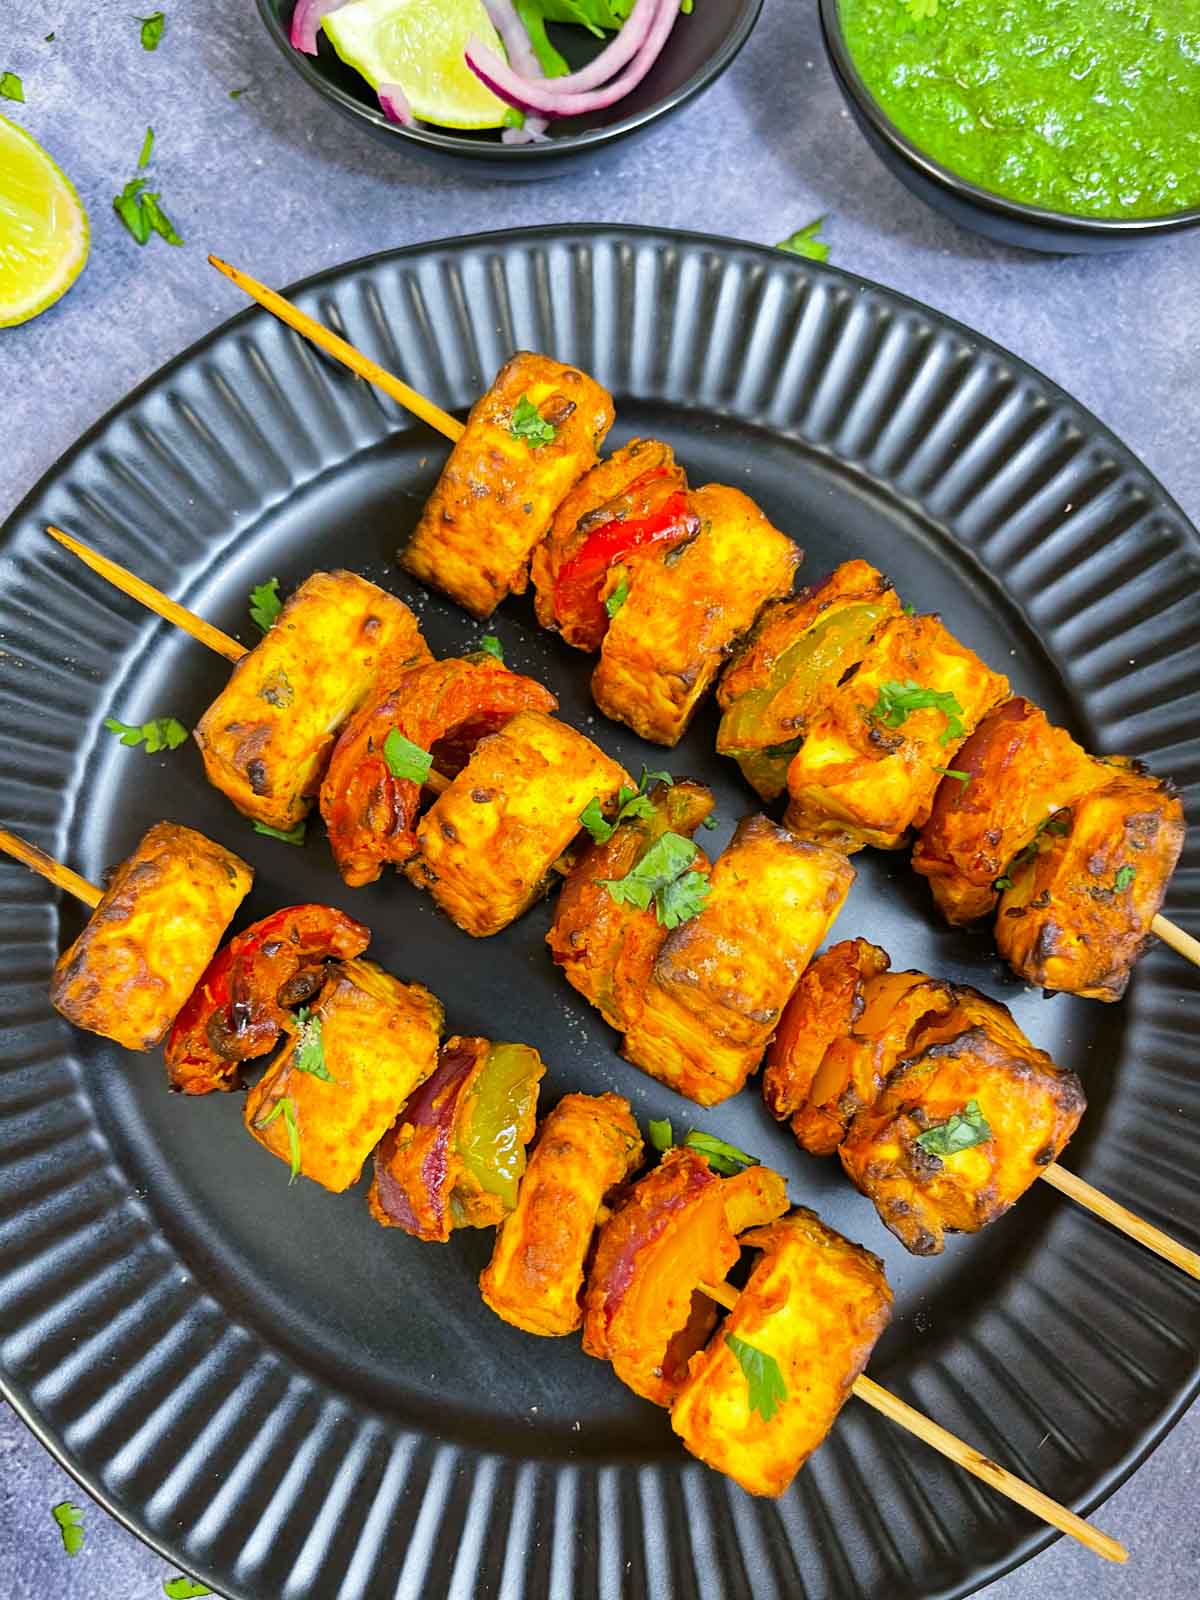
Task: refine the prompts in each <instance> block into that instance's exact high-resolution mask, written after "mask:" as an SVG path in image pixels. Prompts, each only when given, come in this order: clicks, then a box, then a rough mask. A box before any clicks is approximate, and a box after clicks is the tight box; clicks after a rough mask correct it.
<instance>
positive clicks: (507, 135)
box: [500, 112, 548, 144]
mask: <svg viewBox="0 0 1200 1600" xmlns="http://www.w3.org/2000/svg"><path fill="white" fill-rule="evenodd" d="M547 126H548V124H547V122H546V119H545V117H535V116H534V114H533V113H532V112H529V114H528V115H527V116H526V118H525V121H524V123H523V124H522V125H521V127H519V128H505V130H504V132H503V133H502V134H501V135H500V143H501V144H545V143H546V128H547Z"/></svg>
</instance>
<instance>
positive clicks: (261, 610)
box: [250, 578, 283, 633]
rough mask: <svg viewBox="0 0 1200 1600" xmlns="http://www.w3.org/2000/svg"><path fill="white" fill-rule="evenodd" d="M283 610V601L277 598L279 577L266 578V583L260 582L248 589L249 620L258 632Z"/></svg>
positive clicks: (264, 631) (262, 631) (264, 628)
mask: <svg viewBox="0 0 1200 1600" xmlns="http://www.w3.org/2000/svg"><path fill="white" fill-rule="evenodd" d="M282 610H283V601H282V600H281V599H280V598H279V579H278V578H268V579H267V581H266V583H260V584H258V585H257V586H256V587H255V588H253V589H251V591H250V621H251V622H252V623H253V624H254V626H255V627H256V628H257V629H258V631H259V632H260V633H266V631H267V629H268V628H269V627H270V626H271V624H272V623H273V622H274V621H275V618H276V617H277V616H278V615H279V613H280V612H281V611H282Z"/></svg>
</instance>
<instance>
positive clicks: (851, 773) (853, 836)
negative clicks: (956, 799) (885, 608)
mask: <svg viewBox="0 0 1200 1600" xmlns="http://www.w3.org/2000/svg"><path fill="white" fill-rule="evenodd" d="M1007 695H1008V679H1007V678H1005V677H1003V676H1002V675H1001V674H1000V673H998V672H993V671H992V670H991V668H990V667H987V666H985V665H984V663H983V662H982V661H981V660H980V659H979V657H978V656H977V655H976V654H975V653H974V651H972V650H968V649H966V647H965V646H963V645H961V644H959V643H958V641H957V639H955V638H954V637H953V635H952V634H950V633H948V632H947V631H946V629H945V628H944V627H943V626H942V624H941V622H940V620H939V619H938V618H937V617H932V616H927V617H918V616H912V617H910V616H899V617H893V618H892V620H891V621H890V622H887V623H885V624H884V626H883V628H881V629H880V631H879V633H878V634H876V636H875V638H874V639H873V640H872V642H871V645H870V647H869V648H868V650H867V652H866V654H865V655H864V656H863V658H862V660H861V661H860V662H859V663H858V666H857V667H855V668H853V669H852V670H851V673H850V676H849V677H848V678H847V679H846V681H845V682H844V683H842V684H840V685H835V686H831V687H829V688H828V689H826V691H825V694H824V696H823V697H822V702H821V704H820V706H819V707H818V708H817V709H816V710H815V711H814V712H813V714H812V715H811V717H810V718H809V721H808V726H807V732H806V734H805V738H804V743H803V744H802V745H801V747H800V749H799V750H798V751H797V752H796V754H795V756H793V758H792V764H791V766H790V767H789V768H788V777H787V786H788V795H789V796H790V800H789V804H788V809H787V816H786V819H785V820H786V822H787V825H788V827H789V828H791V829H793V830H794V831H795V832H796V833H798V834H799V835H800V836H801V837H802V838H805V839H819V840H822V841H823V842H824V843H826V844H828V845H830V846H831V847H832V848H834V849H838V850H846V851H854V850H861V849H862V847H863V846H864V845H868V844H870V845H875V846H877V848H879V849H881V850H898V849H899V848H900V846H901V845H902V844H903V843H904V839H905V835H906V834H907V832H908V830H909V829H910V828H919V827H921V825H922V824H923V823H924V822H925V820H926V818H927V817H928V815H929V811H930V807H931V806H932V804H933V797H934V793H935V791H936V789H937V786H938V783H939V782H940V780H941V777H942V773H943V769H945V768H948V767H953V765H954V757H955V754H956V752H957V750H958V747H959V746H960V745H961V744H962V742H963V740H964V739H966V738H968V737H969V735H970V734H971V732H972V730H973V729H974V727H975V725H976V723H977V722H978V721H979V720H980V718H981V717H983V716H984V715H985V714H986V713H987V712H988V711H990V710H991V708H992V707H993V706H994V705H996V704H998V703H999V702H1000V701H1001V700H1003V699H1005V698H1006V697H1007Z"/></svg>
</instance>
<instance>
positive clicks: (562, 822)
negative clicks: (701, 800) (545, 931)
mask: <svg viewBox="0 0 1200 1600" xmlns="http://www.w3.org/2000/svg"><path fill="white" fill-rule="evenodd" d="M623 783H624V784H629V783H630V778H629V774H628V773H627V772H626V771H625V770H624V768H622V767H620V766H618V764H617V763H616V762H615V761H612V760H610V759H609V757H608V756H606V755H605V754H604V752H603V750H601V749H600V748H599V746H597V745H594V744H593V743H592V741H591V740H590V739H586V738H585V737H584V736H583V734H582V733H576V731H575V729H574V728H569V727H568V726H567V725H566V723H565V722H555V721H554V719H553V718H552V717H548V716H545V715H544V714H543V713H542V712H540V711H521V712H518V714H517V715H516V716H515V717H513V718H512V720H511V721H510V722H508V723H507V724H506V725H505V727H504V728H503V729H501V731H500V732H499V733H494V734H492V735H490V736H489V737H488V738H486V739H483V740H481V741H480V743H479V744H478V745H477V746H476V748H475V752H474V754H473V755H472V757H471V759H470V760H469V761H468V762H467V764H466V766H465V767H464V768H463V770H462V771H461V772H460V773H459V775H458V777H457V778H455V779H454V781H453V783H452V784H451V785H450V787H449V788H448V789H447V790H446V791H445V793H444V794H442V795H440V796H439V797H438V799H437V800H436V801H435V802H434V804H433V805H432V806H431V807H430V808H429V810H428V811H427V812H426V813H425V816H424V817H423V818H422V820H421V825H420V827H419V828H418V830H417V845H418V853H417V854H416V855H415V856H414V857H413V858H412V860H411V861H409V863H408V865H407V867H406V868H405V871H406V872H407V873H408V876H409V877H410V878H411V879H412V881H413V883H415V884H416V885H417V887H418V888H421V889H428V890H429V892H430V893H431V894H432V895H433V897H434V899H435V900H436V901H437V903H438V905H439V906H441V908H442V910H443V911H445V912H446V913H447V915H448V916H450V917H451V918H452V920H453V921H454V922H456V923H457V924H458V926H459V927H460V928H462V929H463V931H464V932H466V933H470V934H474V935H475V936H476V937H477V938H484V937H486V936H487V935H488V934H492V933H498V932H499V931H500V929H501V928H506V927H507V926H508V924H509V923H510V922H512V921H513V919H514V918H516V917H519V916H520V915H521V913H522V912H523V911H525V910H527V909H528V907H529V906H531V905H532V904H533V902H534V900H536V899H537V897H538V895H540V894H541V893H542V892H543V890H544V889H545V887H546V884H547V882H548V881H549V876H550V869H551V867H552V866H553V865H554V863H555V861H557V860H558V858H559V856H560V855H562V853H563V851H564V850H565V849H566V848H567V846H568V845H569V844H570V842H571V840H572V839H573V838H574V837H575V835H576V834H577V833H578V832H579V813H580V812H581V811H582V810H583V809H584V807H585V806H586V805H587V804H588V802H589V801H590V800H591V799H592V797H593V796H597V797H599V800H600V803H601V804H602V805H603V804H604V803H605V802H606V801H608V800H609V799H610V798H611V797H612V796H613V795H615V794H616V792H617V790H618V789H619V788H620V786H621V785H622V784H623Z"/></svg>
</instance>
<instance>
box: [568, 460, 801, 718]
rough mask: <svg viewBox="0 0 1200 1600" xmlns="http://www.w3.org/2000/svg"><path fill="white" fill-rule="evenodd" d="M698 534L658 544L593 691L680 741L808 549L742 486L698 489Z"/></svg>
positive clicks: (610, 707) (610, 639)
mask: <svg viewBox="0 0 1200 1600" xmlns="http://www.w3.org/2000/svg"><path fill="white" fill-rule="evenodd" d="M689 504H690V506H691V509H692V511H693V512H695V514H696V515H697V516H698V517H699V519H700V531H699V533H698V534H697V535H696V537H695V538H694V539H691V540H685V541H682V542H680V543H677V544H673V545H670V546H669V547H667V548H666V549H661V550H660V549H658V548H656V547H653V546H651V547H649V548H648V549H647V550H646V551H645V552H644V553H643V554H642V555H640V556H639V557H638V560H637V562H636V565H635V566H634V567H633V568H632V569H631V572H630V578H629V594H628V598H627V599H626V600H625V602H624V604H623V605H622V606H621V607H620V609H619V610H618V611H617V613H616V615H615V616H614V617H613V619H612V622H611V624H610V626H609V629H608V632H607V633H606V634H605V635H604V643H603V645H602V646H601V649H600V661H599V664H598V665H597V667H596V670H595V672H594V673H593V675H592V694H593V695H594V696H595V700H596V704H597V705H598V706H599V707H600V709H601V711H603V712H604V714H605V716H608V717H612V718H614V719H615V720H616V721H617V722H624V723H626V724H627V725H628V726H629V727H631V728H632V729H633V731H634V732H635V733H638V734H640V735H641V737H642V738H643V739H649V740H650V741H651V742H652V743H654V744H665V745H673V744H676V743H677V742H678V741H679V739H680V737H681V736H682V734H683V732H684V729H685V728H686V727H687V725H688V722H689V721H690V720H691V716H692V713H693V712H694V711H695V709H696V707H697V705H698V704H699V703H700V701H701V700H702V699H703V698H704V695H705V694H706V693H707V691H708V689H709V687H710V685H711V684H712V682H713V680H714V679H715V678H716V676H717V673H718V672H719V671H720V669H721V665H722V663H723V661H724V660H725V657H726V656H727V655H728V653H729V651H730V649H731V648H732V647H733V645H734V643H735V642H736V640H737V639H739V638H740V637H741V635H742V634H743V633H745V632H746V630H747V629H748V628H749V627H750V625H751V623H752V622H753V621H754V619H755V617H756V616H757V615H758V612H759V610H760V608H761V607H762V605H763V603H764V602H765V601H767V600H771V599H774V598H775V597H776V596H779V595H785V594H787V593H788V592H789V591H790V590H791V587H792V583H793V580H794V577H795V572H796V568H797V566H798V565H799V564H800V561H801V560H802V558H803V552H802V551H801V550H800V549H799V547H798V546H797V545H795V544H793V543H792V541H791V540H790V539H789V538H788V537H787V536H786V535H785V534H782V533H780V532H779V530H778V529H777V528H773V527H772V526H771V524H770V523H769V522H768V521H767V519H766V517H765V516H764V515H763V514H762V512H761V511H760V510H759V509H758V507H757V506H756V505H755V504H754V501H753V500H751V499H750V498H749V497H748V496H746V495H744V494H742V492H741V491H740V490H739V489H729V488H726V487H724V486H723V485H721V484H712V483H710V484H707V485H706V486H705V487H704V488H703V489H697V490H696V491H695V492H694V493H693V494H691V495H690V496H689Z"/></svg>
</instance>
